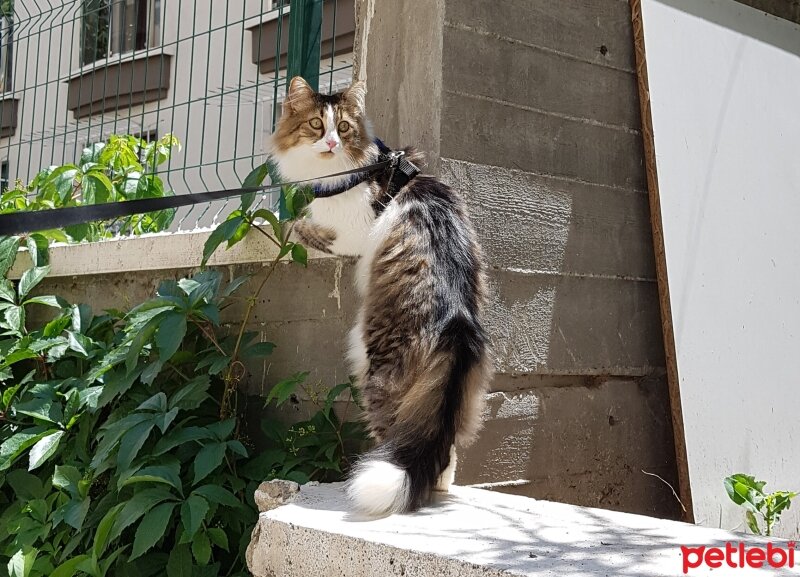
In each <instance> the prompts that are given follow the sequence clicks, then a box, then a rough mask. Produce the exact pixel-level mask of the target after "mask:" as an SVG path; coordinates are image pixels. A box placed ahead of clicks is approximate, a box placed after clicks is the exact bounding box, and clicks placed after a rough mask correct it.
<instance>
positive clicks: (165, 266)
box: [8, 229, 335, 279]
mask: <svg viewBox="0 0 800 577" xmlns="http://www.w3.org/2000/svg"><path fill="white" fill-rule="evenodd" d="M211 232H212V229H205V230H195V231H188V232H162V233H156V234H143V235H141V236H135V237H124V238H114V239H108V240H101V241H98V242H82V243H76V244H65V243H55V244H53V245H52V246H51V247H50V264H51V270H50V275H49V276H50V278H56V277H73V276H85V275H102V274H113V273H120V272H123V273H124V272H129V273H133V272H138V271H146V270H177V269H190V268H197V267H199V266H200V261H201V260H202V259H203V246H204V245H205V243H206V240H208V237H209V236H210V235H211ZM20 252H21V253H22V254H20V255H19V256H20V257H19V258H18V259H17V261H16V263H15V264H14V266H13V267H12V268H11V270H10V271H9V275H8V278H11V279H18V278H19V277H20V276H21V275H22V273H23V272H25V271H26V270H27V269H28V268H30V266H31V261H30V257H29V256H28V254H27V252H28V251H27V249H24V248H21V249H20ZM277 254H278V252H277V249H276V248H275V245H274V244H273V243H272V242H270V241H269V240H268V239H267V238H265V237H264V236H263V235H260V234H257V233H256V232H255V231H253V232H251V233H250V234H248V235H247V236H246V237H245V238H244V240H242V241H241V242H240V243H238V244H236V245H234V246H233V247H231V249H230V250H226V247H225V244H224V243H223V244H222V245H220V247H219V248H218V249H217V250H216V252H214V254H213V255H212V256H211V258H210V259H209V261H208V264H209V266H223V265H230V264H248V263H266V262H269V261H271V260H272V259H274V258H275V256H276V255H277ZM308 258H309V259H318V258H335V257H333V256H332V255H329V254H325V253H322V252H319V251H316V250H313V249H309V250H308Z"/></svg>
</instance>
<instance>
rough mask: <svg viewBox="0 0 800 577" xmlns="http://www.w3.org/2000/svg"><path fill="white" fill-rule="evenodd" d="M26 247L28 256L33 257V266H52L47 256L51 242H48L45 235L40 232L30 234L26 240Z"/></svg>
mask: <svg viewBox="0 0 800 577" xmlns="http://www.w3.org/2000/svg"><path fill="white" fill-rule="evenodd" d="M26 245H27V246H28V254H29V255H30V257H31V262H32V263H33V266H46V265H48V264H50V263H49V262H48V254H47V249H48V247H49V246H50V241H49V240H47V238H46V237H45V236H44V235H42V234H40V233H38V232H35V233H33V234H29V235H28V238H27V240H26Z"/></svg>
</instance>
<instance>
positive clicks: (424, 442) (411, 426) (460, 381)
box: [347, 315, 487, 516]
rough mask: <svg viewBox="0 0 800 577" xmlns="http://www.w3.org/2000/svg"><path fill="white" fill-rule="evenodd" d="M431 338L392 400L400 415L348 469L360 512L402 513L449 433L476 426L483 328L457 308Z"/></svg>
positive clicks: (419, 501) (437, 461) (415, 500)
mask: <svg viewBox="0 0 800 577" xmlns="http://www.w3.org/2000/svg"><path fill="white" fill-rule="evenodd" d="M438 341H439V344H438V346H437V351H436V352H435V353H434V354H433V355H432V357H431V362H430V363H429V364H427V367H426V368H425V370H424V371H421V372H420V376H419V377H417V379H416V380H415V382H414V384H413V385H412V386H411V387H410V389H409V390H408V392H407V393H406V394H405V395H404V398H403V399H402V401H401V402H400V409H399V412H400V413H402V417H400V418H398V419H397V421H396V423H395V424H394V425H393V426H392V427H391V428H390V429H389V430H388V431H387V432H386V440H385V441H384V442H383V443H381V444H380V445H378V446H377V447H376V448H374V449H373V450H372V451H370V452H368V453H366V454H365V455H363V456H362V457H361V459H360V460H359V462H358V464H357V465H356V466H355V468H354V470H353V472H352V474H351V477H350V480H349V482H348V485H347V495H348V497H349V498H350V500H351V502H352V503H353V506H354V508H355V509H356V510H357V511H358V512H360V513H362V514H366V515H370V516H378V515H387V514H392V513H405V512H408V511H413V510H415V509H417V508H418V507H420V506H421V505H423V504H424V503H425V502H426V501H427V500H428V498H429V496H430V494H431V491H432V490H433V488H434V487H435V485H436V483H437V481H438V479H439V476H440V475H441V474H442V472H443V471H444V470H445V469H447V467H448V465H449V464H450V459H451V449H452V448H453V446H454V444H455V443H456V440H457V438H458V441H459V444H463V443H464V442H465V441H467V440H469V439H471V437H473V436H474V434H475V433H476V432H477V429H478V427H479V425H480V411H481V408H482V404H483V397H484V394H483V393H484V390H485V386H486V381H487V358H486V357H487V354H486V350H485V349H486V337H485V335H484V333H483V329H482V328H481V326H480V324H479V323H477V322H475V321H474V319H470V318H469V317H466V316H461V315H458V316H457V317H456V318H454V319H452V320H451V321H450V322H448V323H447V325H446V328H445V329H444V330H443V331H442V332H441V333H440V335H439V339H438Z"/></svg>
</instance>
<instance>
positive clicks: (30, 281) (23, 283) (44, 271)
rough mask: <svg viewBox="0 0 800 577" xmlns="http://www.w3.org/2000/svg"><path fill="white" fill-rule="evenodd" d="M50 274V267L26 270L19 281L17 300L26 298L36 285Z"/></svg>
mask: <svg viewBox="0 0 800 577" xmlns="http://www.w3.org/2000/svg"><path fill="white" fill-rule="evenodd" d="M49 273H50V266H49V265H48V266H37V267H34V268H31V269H28V270H26V271H25V272H24V273H22V278H21V279H19V298H20V299H24V298H25V297H26V296H28V293H30V292H31V291H32V290H33V289H34V287H36V285H38V284H39V283H40V282H42V280H43V279H44V277H46V276H47V275H48V274H49Z"/></svg>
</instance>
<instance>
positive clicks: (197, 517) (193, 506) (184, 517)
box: [181, 494, 208, 537]
mask: <svg viewBox="0 0 800 577" xmlns="http://www.w3.org/2000/svg"><path fill="white" fill-rule="evenodd" d="M207 513H208V501H206V500H205V499H203V498H202V497H201V496H199V495H194V494H192V495H189V498H188V499H186V501H184V502H183V505H181V522H182V523H183V529H184V531H185V532H186V533H187V535H188V536H189V537H193V536H194V534H195V533H197V530H198V529H199V528H200V525H201V524H202V523H203V519H205V518H206V514H207Z"/></svg>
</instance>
